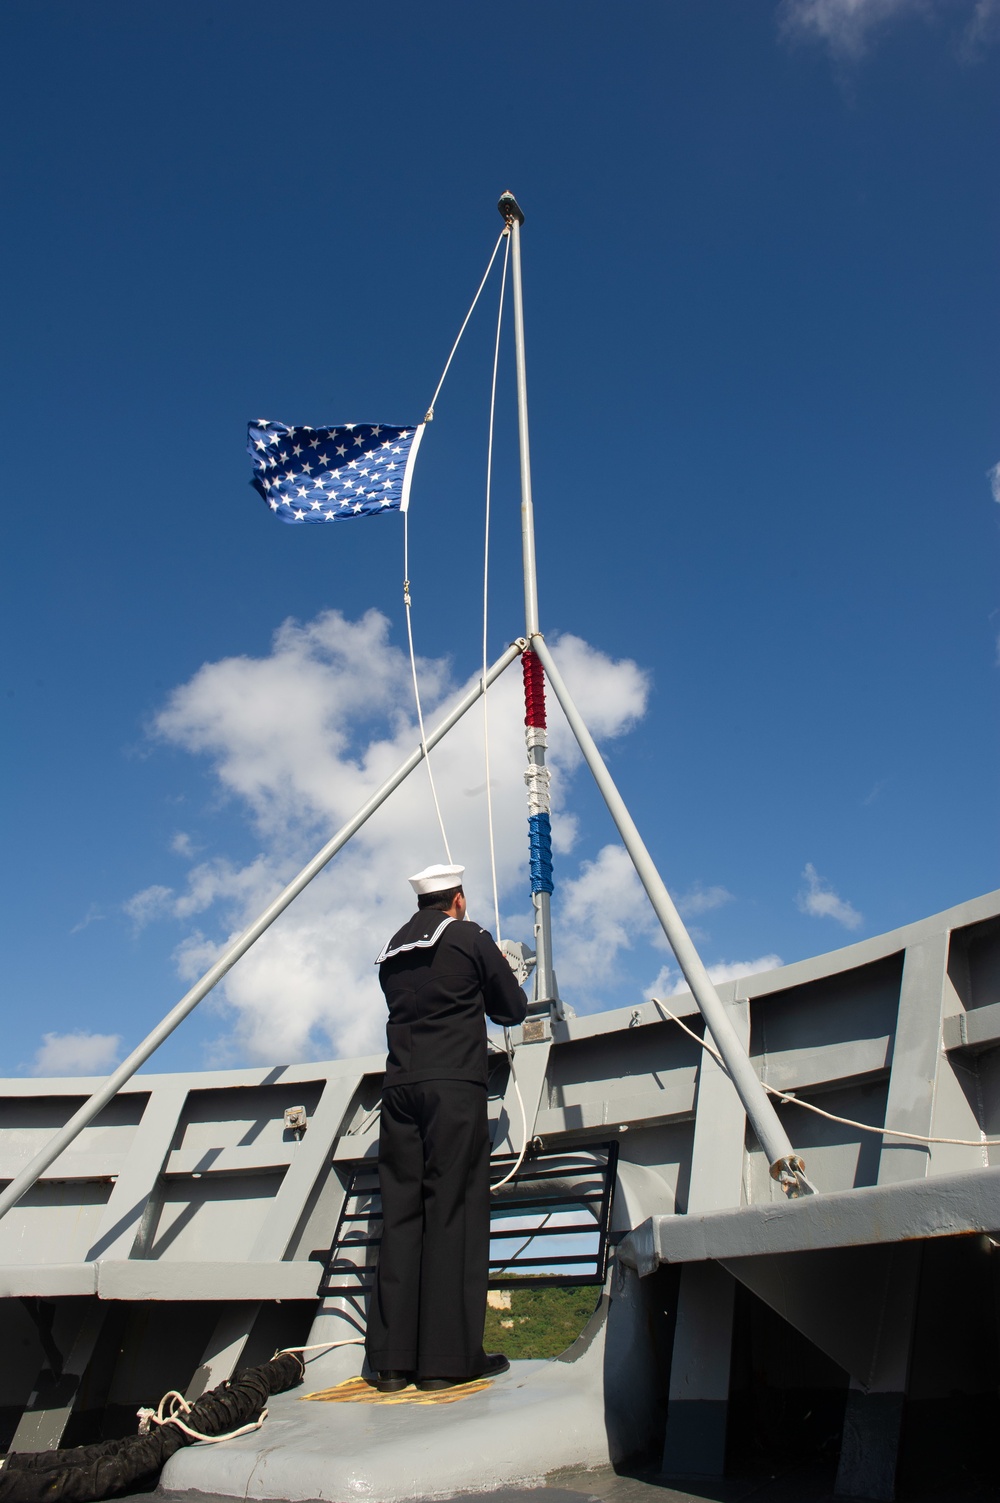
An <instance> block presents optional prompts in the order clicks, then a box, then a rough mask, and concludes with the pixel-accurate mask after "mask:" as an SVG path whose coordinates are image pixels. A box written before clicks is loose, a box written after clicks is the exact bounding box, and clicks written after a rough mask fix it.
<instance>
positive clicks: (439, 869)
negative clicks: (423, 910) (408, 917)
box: [406, 863, 465, 898]
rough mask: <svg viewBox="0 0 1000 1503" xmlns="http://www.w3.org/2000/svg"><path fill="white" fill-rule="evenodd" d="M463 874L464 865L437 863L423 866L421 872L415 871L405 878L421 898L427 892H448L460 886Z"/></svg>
mask: <svg viewBox="0 0 1000 1503" xmlns="http://www.w3.org/2000/svg"><path fill="white" fill-rule="evenodd" d="M464 876H465V867H464V866H442V865H441V864H440V863H439V864H438V865H437V866H425V867H424V869H423V871H422V872H417V873H416V875H415V876H413V877H407V879H406V880H407V881H408V882H409V884H410V886H411V887H412V888H413V891H414V892H415V893H416V895H417V897H418V898H422V897H423V896H424V895H425V894H426V893H429V892H449V891H450V890H451V888H453V887H461V885H462V878H463V877H464Z"/></svg>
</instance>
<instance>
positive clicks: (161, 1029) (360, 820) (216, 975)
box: [0, 641, 526, 1216]
mask: <svg viewBox="0 0 1000 1503" xmlns="http://www.w3.org/2000/svg"><path fill="white" fill-rule="evenodd" d="M525 646H526V643H525V642H524V641H517V642H514V643H512V645H511V646H510V647H508V648H507V651H506V652H505V653H504V654H503V656H502V657H499V658H497V660H496V662H495V663H494V664H493V666H492V668H490V669H489V671H488V672H487V674H486V675H485V681H484V680H483V679H480V680H479V682H478V683H477V684H475V685H474V686H473V687H472V688H471V689H470V690H469V692H468V694H466V695H465V696H464V698H463V699H461V700H460V701H459V703H458V704H457V705H456V706H455V708H454V709H453V710H452V711H451V713H450V714H449V715H446V716H445V718H444V720H442V721H441V724H440V725H439V726H437V727H436V728H435V729H434V730H433V731H432V732H431V734H430V735H429V736H428V737H427V738H426V742H425V746H426V749H427V751H430V749H431V748H432V747H434V746H436V745H437V743H438V742H439V741H440V740H441V738H442V737H443V736H445V735H447V733H448V732H449V731H450V730H451V728H452V726H454V725H457V724H458V722H459V721H460V720H461V718H462V716H463V715H464V714H465V713H466V711H467V710H471V708H472V706H473V705H474V704H476V703H477V701H478V700H479V697H480V695H482V694H485V692H486V690H487V689H488V688H489V686H490V684H492V683H493V682H494V680H495V679H498V678H499V677H500V675H501V673H503V671H504V669H505V668H507V667H508V666H509V665H510V664H511V663H512V662H513V661H514V659H515V658H516V657H518V656H519V655H520V653H521V652H522V650H523V649H524V647H525ZM424 754H425V753H424V747H423V746H418V747H417V748H416V750H415V751H412V752H411V753H410V755H409V756H408V757H407V758H406V761H405V762H403V763H402V765H401V766H400V767H398V768H397V769H396V771H395V772H394V773H393V774H392V776H391V777H390V778H388V779H387V780H386V781H385V782H384V783H383V784H382V786H381V788H379V789H378V791H377V792H376V793H373V794H372V796H371V798H370V799H369V800H368V802H367V803H366V804H365V805H364V807H363V808H361V809H359V810H358V812H357V814H355V815H354V817H353V818H352V819H349V820H348V821H347V824H346V825H343V826H342V827H341V829H339V830H338V831H337V833H336V835H334V836H333V838H332V839H331V840H329V841H327V843H326V845H325V846H324V847H323V849H322V850H321V851H319V852H318V853H317V854H316V855H315V856H314V857H313V859H312V860H311V861H310V862H309V864H308V865H307V866H304V867H303V868H302V870H301V871H300V872H299V874H298V876H297V877H295V878H293V880H292V881H291V882H289V884H288V886H287V887H286V888H285V889H284V891H283V892H280V893H279V894H278V896H277V897H276V898H275V899H274V901H273V903H271V904H270V905H269V906H268V907H267V908H265V909H264V912H263V913H262V914H261V915H260V917H259V918H258V919H256V920H255V921H254V922H253V923H252V924H251V925H250V927H249V928H248V929H244V931H243V933H242V934H241V935H240V936H239V937H238V938H237V939H235V940H234V941H233V943H232V944H231V945H230V946H229V948H228V949H227V950H226V951H225V953H224V954H223V955H221V956H220V957H219V959H218V960H217V961H216V962H215V964H214V965H213V966H211V967H210V968H209V969H208V970H207V971H206V972H205V974H204V976H202V978H201V980H200V981H199V982H197V984H196V985H195V986H193V987H192V988H191V990H190V991H189V992H187V993H185V995H184V996H183V997H182V998H181V1000H180V1001H179V1002H178V1003H177V1005H176V1006H175V1007H174V1008H172V1010H171V1011H170V1012H168V1013H167V1015H166V1017H165V1018H164V1019H163V1020H162V1021H161V1022H160V1023H158V1024H157V1025H156V1027H155V1028H154V1029H153V1031H152V1033H150V1034H148V1035H147V1036H146V1038H144V1039H143V1041H142V1043H141V1044H139V1046H138V1047H137V1048H135V1049H133V1051H132V1053H131V1054H130V1055H129V1057H128V1059H126V1060H125V1061H124V1062H123V1063H122V1064H120V1065H119V1066H118V1069H117V1070H116V1071H115V1072H114V1074H113V1075H110V1076H109V1077H108V1079H107V1080H106V1081H105V1082H104V1084H103V1085H102V1086H101V1088H100V1090H98V1091H95V1092H94V1094H93V1096H91V1097H90V1099H89V1100H88V1101H85V1102H84V1104H83V1106H81V1108H80V1110H79V1111H78V1112H76V1113H75V1114H74V1115H73V1116H72V1117H71V1118H70V1119H69V1121H68V1122H67V1123H66V1126H65V1127H63V1128H61V1129H60V1131H59V1132H57V1133H54V1134H53V1136H52V1137H51V1138H50V1139H49V1141H48V1142H47V1143H46V1145H45V1147H44V1148H43V1149H42V1150H41V1151H40V1152H39V1153H37V1154H36V1155H35V1157H34V1158H33V1159H32V1160H31V1162H30V1164H28V1166H27V1167H26V1168H25V1169H22V1170H21V1173H20V1174H19V1175H18V1176H17V1177H16V1179H12V1180H11V1182H10V1184H9V1185H8V1186H7V1188H6V1190H4V1192H3V1194H2V1195H0V1216H3V1215H4V1214H5V1213H6V1212H7V1211H9V1210H10V1208H11V1206H14V1205H16V1204H17V1202H18V1201H19V1200H20V1199H21V1197H22V1196H23V1195H26V1194H27V1192H28V1191H29V1190H30V1189H31V1187H32V1185H33V1184H35V1182H36V1181H37V1180H39V1179H40V1178H41V1176H42V1175H43V1174H44V1173H45V1171H46V1169H47V1168H48V1167H49V1165H50V1164H52V1163H54V1162H55V1160H56V1159H57V1158H58V1157H59V1155H60V1154H61V1153H62V1151H63V1149H64V1148H65V1147H66V1146H67V1144H69V1143H72V1141H73V1139H74V1138H75V1137H76V1136H77V1135H78V1134H79V1133H81V1132H82V1131H83V1129H84V1128H85V1127H86V1126H87V1124H88V1122H92V1121H93V1119H94V1118H95V1117H96V1116H97V1114H98V1112H99V1111H100V1110H101V1109H102V1107H104V1106H106V1105H107V1104H108V1102H109V1101H110V1100H111V1099H112V1097H113V1096H116V1095H117V1094H118V1092H119V1091H120V1090H121V1088H122V1086H123V1085H124V1084H125V1082H126V1081H127V1080H131V1078H132V1076H133V1075H134V1074H135V1072H136V1071H137V1070H138V1068H139V1066H140V1065H143V1064H145V1062H146V1060H147V1059H148V1058H149V1056H150V1055H151V1054H152V1053H153V1052H154V1050H156V1049H158V1048H159V1046H160V1045H161V1044H162V1043H163V1041H164V1039H166V1038H168V1037H169V1036H170V1034H171V1033H173V1031H174V1029H175V1028H176V1027H177V1026H178V1024H179V1023H182V1022H183V1021H184V1019H185V1018H186V1017H187V1015H188V1013H189V1012H192V1011H193V1010H194V1008H195V1007H197V1005H198V1003H199V1002H200V1001H201V999H202V998H203V997H205V996H207V995H208V993H209V992H210V991H211V990H212V988H213V986H215V985H216V983H217V982H219V981H221V980H222V978H223V976H225V974H226V972H227V971H229V970H231V969H232V967H233V966H234V965H235V964H236V962H237V961H238V960H239V959H240V957H241V956H242V955H245V954H246V952H247V950H249V949H250V946H251V945H252V944H254V943H255V942H256V941H257V940H258V939H259V938H260V936H261V935H262V934H263V933H264V931H265V929H268V928H270V926H271V925H272V924H273V923H274V921H275V919H276V918H277V917H278V916H279V914H282V913H284V911H285V909H286V908H287V907H288V905H289V903H291V902H292V901H293V899H295V898H297V897H298V895H299V893H300V892H302V890H303V889H304V888H305V887H307V886H308V885H309V883H310V882H311V881H312V879H313V877H315V876H318V874H319V873H320V872H321V871H322V870H323V868H324V867H325V866H326V864H327V862H328V861H330V860H331V859H332V858H333V857H334V856H335V855H336V854H337V852H338V851H339V850H340V848H341V846H344V845H346V844H347V842H348V841H349V840H350V838H351V836H352V835H354V834H355V833H356V832H357V831H358V830H360V828H361V826H362V825H363V824H364V823H365V822H366V820H368V819H369V818H370V817H371V816H372V815H373V814H374V813H375V810H376V809H378V808H379V807H380V806H381V805H382V804H384V803H385V801H386V799H387V798H388V797H389V795H390V794H391V793H393V792H394V791H395V789H397V788H398V787H399V785H400V783H402V782H403V780H404V779H405V778H407V777H408V776H409V775H410V773H411V772H412V771H413V769H414V768H415V767H419V766H420V763H421V762H422V761H423V758H424Z"/></svg>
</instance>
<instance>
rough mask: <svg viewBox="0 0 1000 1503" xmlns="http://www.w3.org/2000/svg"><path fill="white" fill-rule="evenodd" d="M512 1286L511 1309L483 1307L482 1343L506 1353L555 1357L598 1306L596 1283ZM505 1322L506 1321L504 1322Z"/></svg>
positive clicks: (598, 1294) (522, 1355) (511, 1355)
mask: <svg viewBox="0 0 1000 1503" xmlns="http://www.w3.org/2000/svg"><path fill="white" fill-rule="evenodd" d="M529 1286H530V1280H528V1279H526V1280H525V1287H520V1288H517V1289H511V1290H510V1291H509V1292H510V1306H511V1307H510V1309H509V1310H493V1309H487V1311H486V1331H485V1334H484V1336H483V1345H484V1346H485V1348H486V1350H487V1351H488V1352H505V1353H506V1354H507V1356H508V1357H511V1358H517V1357H558V1355H559V1353H560V1352H564V1351H565V1350H566V1348H567V1347H568V1346H569V1344H570V1343H571V1342H572V1341H575V1340H576V1338H577V1336H579V1334H580V1332H581V1331H582V1330H583V1328H584V1326H585V1325H586V1324H587V1321H588V1320H589V1319H590V1317H591V1315H592V1314H593V1313H594V1310H595V1309H596V1307H597V1301H598V1299H599V1298H600V1294H601V1291H600V1289H599V1288H598V1287H597V1286H596V1285H592V1284H590V1285H580V1286H576V1287H573V1288H568V1289H565V1288H564V1289H532V1288H531V1287H529ZM505 1322H506V1324H505Z"/></svg>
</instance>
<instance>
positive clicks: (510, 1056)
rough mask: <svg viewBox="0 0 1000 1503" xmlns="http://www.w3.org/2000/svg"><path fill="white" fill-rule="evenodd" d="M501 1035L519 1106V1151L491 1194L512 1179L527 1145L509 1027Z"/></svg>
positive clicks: (526, 1114)
mask: <svg viewBox="0 0 1000 1503" xmlns="http://www.w3.org/2000/svg"><path fill="white" fill-rule="evenodd" d="M503 1036H504V1042H505V1043H506V1045H507V1057H508V1059H509V1060H510V1078H511V1080H512V1081H513V1082H514V1095H515V1096H516V1097H517V1104H518V1106H519V1107H520V1108H521V1152H520V1153H519V1154H518V1156H517V1160H516V1162H515V1164H514V1167H513V1169H511V1171H510V1173H509V1174H505V1175H504V1177H503V1179H498V1180H497V1182H496V1184H495V1185H490V1194H491V1195H495V1194H496V1192H497V1191H498V1190H499V1189H500V1187H501V1186H502V1185H505V1184H507V1182H508V1180H512V1179H513V1178H514V1175H515V1174H516V1173H517V1171H518V1170H519V1169H520V1167H521V1164H522V1163H523V1161H524V1155H525V1152H526V1151H527V1147H528V1113H527V1112H526V1111H525V1109H524V1097H523V1096H522V1095H521V1087H520V1086H519V1085H518V1083H517V1076H516V1075H515V1073H514V1047H513V1045H512V1044H511V1041H510V1029H509V1028H505V1029H504V1031H503Z"/></svg>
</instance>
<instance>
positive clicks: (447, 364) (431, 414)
mask: <svg viewBox="0 0 1000 1503" xmlns="http://www.w3.org/2000/svg"><path fill="white" fill-rule="evenodd" d="M505 235H506V236H507V237H508V238H507V244H508V245H509V244H510V231H509V230H508V228H507V226H506V225H504V227H503V229H502V230H501V231H500V235H499V238H498V239H497V243H496V245H495V246H494V247H493V254H492V256H491V257H490V262H489V265H488V266H487V268H486V270H485V271H484V272H483V280H482V281H481V282H480V284H479V288H478V291H477V292H476V295H475V297H474V298H473V299H472V305H471V307H470V308H469V311H468V313H467V314H466V315H465V318H464V319H463V320H462V327H461V328H460V329H459V331H458V338H457V339H456V340H455V343H454V344H453V345H452V347H451V354H450V355H449V356H448V359H447V360H446V361H445V364H444V370H443V371H442V372H441V379H440V381H439V382H438V384H437V387H436V388H435V391H434V395H433V396H432V397H431V405H430V406H429V407H428V409H427V412H426V414H425V415H424V422H425V423H432V422H433V421H434V403H435V402H436V401H437V399H438V397H439V396H440V395H441V388H442V386H443V385H444V378H445V376H447V374H448V370H449V367H450V366H451V362H452V361H453V360H454V358H455V351H456V350H457V349H458V347H459V345H460V344H461V342H462V335H463V334H464V333H465V326H466V324H467V323H468V322H469V319H470V318H471V317H472V314H473V311H474V309H475V306H476V304H477V303H478V302H479V294H480V293H481V292H482V290H483V288H484V287H485V286H486V278H487V277H488V276H489V274H490V272H491V271H492V270H493V262H494V261H495V260H496V258H497V251H498V250H499V249H500V241H501V240H502V239H503V238H504V236H505Z"/></svg>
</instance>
